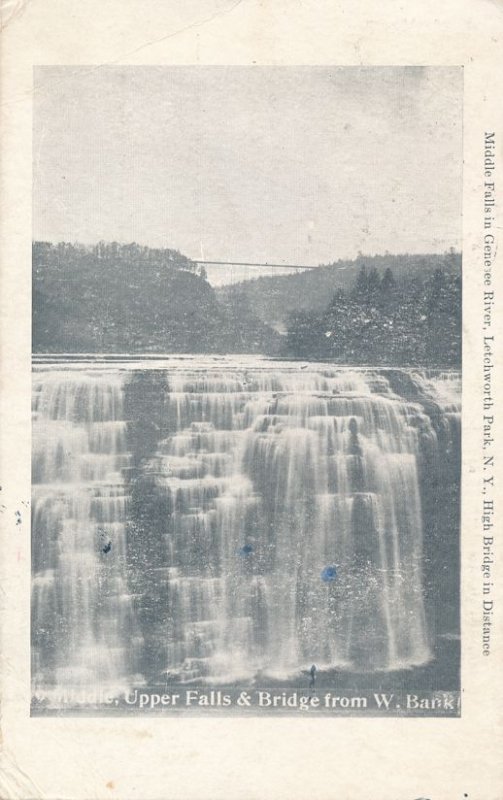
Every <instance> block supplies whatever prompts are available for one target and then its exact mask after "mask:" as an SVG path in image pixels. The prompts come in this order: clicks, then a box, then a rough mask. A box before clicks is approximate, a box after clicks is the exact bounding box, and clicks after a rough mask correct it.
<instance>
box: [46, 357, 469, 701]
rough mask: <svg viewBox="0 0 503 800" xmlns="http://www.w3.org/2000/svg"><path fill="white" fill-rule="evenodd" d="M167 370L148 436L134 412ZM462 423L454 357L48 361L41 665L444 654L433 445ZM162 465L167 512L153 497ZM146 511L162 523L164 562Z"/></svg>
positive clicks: (115, 675) (80, 671) (108, 674)
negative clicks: (389, 368) (430, 584)
mask: <svg viewBox="0 0 503 800" xmlns="http://www.w3.org/2000/svg"><path fill="white" fill-rule="evenodd" d="M142 370H145V371H144V372H142ZM153 370H156V371H157V373H158V374H161V375H162V377H163V380H164V384H163V387H162V388H159V389H158V390H156V393H157V394H159V395H162V397H161V398H160V401H162V402H161V405H160V406H159V408H160V410H158V412H157V417H156V419H155V420H154V419H153V418H152V419H149V420H148V421H149V423H150V426H151V428H152V429H154V430H155V431H157V433H156V434H155V435H151V438H150V439H149V440H148V441H149V448H150V449H149V450H148V452H145V441H146V440H145V439H144V438H143V440H142V438H141V436H140V437H139V436H138V431H136V434H135V432H134V429H135V424H136V423H135V419H134V416H135V408H136V409H140V411H139V412H138V413H139V414H140V412H141V408H142V402H143V401H144V395H145V391H144V388H142V386H143V384H144V383H146V382H148V378H147V377H146V376H147V374H151V373H152V372H153ZM133 374H134V376H135V379H134V381H133V380H132V376H133ZM133 383H134V386H135V387H136V388H134V390H133V389H132V388H131V387H132V386H133ZM128 387H129V388H128ZM403 387H405V389H406V390H404V389H403ZM127 392H129V395H128V397H129V400H128V415H129V416H128V419H126V418H125V417H126V415H125V410H124V397H125V393H127ZM154 394H155V393H154ZM131 397H132V399H131ZM432 407H434V411H435V414H432ZM137 416H138V415H137ZM439 420H440V422H439ZM458 423H459V391H458V388H457V387H456V385H455V382H454V379H453V377H452V375H451V374H450V373H446V375H444V376H441V375H439V374H438V373H437V374H433V373H432V374H427V373H419V372H412V371H410V372H407V371H399V372H397V371H393V373H391V372H389V374H388V373H387V372H386V370H373V369H361V370H354V369H350V368H343V367H334V366H328V365H313V364H310V365H299V364H297V363H295V364H292V363H288V362H273V361H265V360H264V361H261V360H260V359H256V358H247V357H236V358H231V357H228V358H221V359H219V358H204V357H202V358H199V359H195V358H192V359H191V358H184V359H177V358H174V357H173V358H170V359H168V360H165V361H164V362H161V361H159V362H158V363H157V364H155V365H154V366H153V364H152V362H150V363H149V364H148V365H145V364H144V365H138V364H136V365H132V364H127V363H122V364H120V363H118V364H115V365H114V368H113V370H111V369H110V367H109V366H108V365H99V364H93V365H91V364H90V365H85V364H79V366H78V368H73V369H70V370H62V369H61V365H55V366H49V365H47V366H45V367H38V368H37V371H36V373H35V380H34V429H33V433H34V450H33V470H34V477H33V501H34V507H33V576H34V579H33V644H34V652H35V660H34V679H35V682H37V681H38V682H39V683H40V684H43V685H45V686H47V685H51V683H52V684H53V685H54V684H55V685H59V686H61V685H78V684H80V683H82V684H87V685H91V686H96V684H97V683H100V682H101V683H108V684H110V685H122V684H124V683H127V682H128V681H129V682H130V683H131V682H134V680H139V676H138V674H137V673H142V674H143V675H144V677H145V679H147V680H153V679H154V678H155V675H156V673H157V672H162V673H163V674H171V676H172V677H173V679H176V680H179V681H188V680H192V679H204V680H207V681H209V682H212V683H217V682H226V681H232V680H238V679H245V678H251V677H253V676H255V675H257V674H262V675H272V676H278V677H279V676H282V677H286V676H288V675H294V674H296V673H297V674H298V672H299V670H301V669H305V668H306V667H308V666H310V664H312V663H313V662H314V663H316V664H317V666H318V668H321V669H330V668H334V667H337V668H338V669H342V670H350V671H366V672H372V671H375V670H397V669H401V668H407V667H413V666H415V665H420V664H424V663H426V662H428V661H429V660H430V659H431V658H432V641H431V639H432V637H431V631H430V630H429V626H428V622H427V613H426V609H425V602H424V585H423V515H422V501H421V476H420V470H421V459H422V453H423V452H428V453H430V454H431V453H436V457H437V458H438V437H439V433H441V434H442V435H443V436H444V439H445V441H447V440H449V442H450V443H451V444H450V446H451V448H455V447H456V446H457V444H456V442H455V439H454V438H453V437H454V435H455V433H454V432H455V430H456V425H457V424H458ZM442 426H443V427H442ZM140 440H141V441H142V446H141V447H139V445H138V441H140ZM135 448H139V449H140V450H141V453H140V454H138V453H136V455H135V452H134V451H135ZM146 480H148V482H149V483H148V486H149V503H150V505H149V509H152V508H154V507H155V508H160V509H162V513H160V514H157V515H153V514H150V515H149V513H150V512H149V513H148V514H147V513H146V512H144V511H143V512H141V510H140V511H138V508H139V507H141V498H142V496H143V495H142V491H143V490H142V489H141V487H142V485H143V484H142V481H146ZM135 487H136V488H135ZM138 487H140V489H138ZM131 493H133V494H135V496H136V495H138V496H139V497H140V502H139V505H138V503H136V505H134V508H133V507H132V506H131V504H130V503H128V495H131ZM135 502H136V501H135ZM135 515H136V516H135ZM154 516H155V517H156V518H155V520H154ZM137 517H138V518H139V517H141V520H142V523H141V525H142V526H143V527H141V526H140V528H139V527H138V520H137ZM154 527H155V528H156V530H155V531H154ZM138 530H140V533H141V536H140V539H141V537H143V541H144V543H145V544H147V540H148V539H149V538H154V537H156V538H158V540H159V543H160V545H159V549H158V550H157V551H156V553H157V554H156V557H155V564H149V565H148V580H145V579H142V574H141V572H142V569H141V566H139V561H138V558H137V557H136V556H135V555H134V552H133V551H134V547H133V544H132V539H133V537H134V536H136V537H137V538H138V536H139V534H138ZM128 537H129V539H130V540H131V541H129V540H128ZM152 598H154V599H152ZM153 620H154V621H153ZM152 626H154V627H155V631H154V633H152V630H153V627H152Z"/></svg>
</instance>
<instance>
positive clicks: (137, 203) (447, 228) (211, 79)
mask: <svg viewBox="0 0 503 800" xmlns="http://www.w3.org/2000/svg"><path fill="white" fill-rule="evenodd" d="M462 80H463V79H462V69H461V68H456V67H428V68H423V67H417V68H414V67H406V68H403V67H362V68H360V67H257V66H250V67H213V66H212V67H122V66H119V67H101V68H96V67H38V68H37V69H36V71H35V89H36V91H35V99H36V102H35V119H34V224H33V236H34V238H35V239H43V240H48V241H53V242H57V241H61V240H65V241H72V242H76V241H79V242H83V243H94V242H96V241H98V240H100V239H104V240H107V241H112V240H116V241H120V242H131V241H136V242H139V243H140V244H146V245H150V246H153V247H172V248H176V249H178V250H180V251H181V252H182V253H184V254H185V255H187V256H189V257H191V258H200V257H201V255H203V256H204V258H207V259H211V260H222V261H233V260H234V261H259V262H264V261H267V262H269V263H271V262H277V263H290V264H291V263H293V264H297V263H298V264H314V265H316V264H319V263H329V262H332V261H335V260H337V259H339V258H353V257H354V256H356V254H357V253H358V251H362V252H364V253H366V254H374V253H384V252H385V251H389V252H391V253H403V252H407V251H408V252H411V253H419V252H444V251H445V250H447V249H448V248H449V247H455V248H456V249H460V247H461V195H462V191H461V181H462V176H461V169H462ZM255 274H257V273H256V272H254V273H253V275H255ZM251 276H252V275H251V274H250V277H251Z"/></svg>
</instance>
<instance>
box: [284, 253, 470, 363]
mask: <svg viewBox="0 0 503 800" xmlns="http://www.w3.org/2000/svg"><path fill="white" fill-rule="evenodd" d="M284 353H285V355H287V356H290V357H292V356H293V357H295V358H306V359H307V358H309V359H318V360H323V359H328V360H330V361H337V362H341V363H343V362H346V363H358V364H379V363H382V364H397V365H398V364H399V365H407V364H411V365H414V364H416V365H417V364H425V365H431V366H446V367H448V366H459V365H460V363H461V277H460V275H453V274H451V273H449V272H448V271H447V270H443V269H441V268H437V269H436V270H435V271H434V272H433V273H428V274H425V275H424V276H422V275H416V276H414V277H410V278H409V279H407V280H404V281H401V282H399V281H397V280H396V279H395V277H394V274H393V272H392V270H391V269H390V268H388V269H386V270H385V272H384V274H383V275H382V276H381V275H380V273H379V272H378V270H377V269H375V268H372V269H370V270H368V269H367V267H366V266H365V265H363V266H362V267H361V269H360V271H359V273H358V275H357V277H356V280H355V281H354V284H353V286H352V288H351V289H350V290H349V291H347V292H344V291H343V290H341V289H338V290H337V291H336V292H335V293H334V295H333V297H332V299H331V301H330V302H329V303H328V305H327V306H326V308H325V309H324V310H323V311H321V312H311V313H308V312H303V311H296V312H293V313H291V314H290V315H289V317H288V322H287V336H286V342H285V348H284Z"/></svg>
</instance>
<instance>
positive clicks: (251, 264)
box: [30, 64, 463, 718]
mask: <svg viewBox="0 0 503 800" xmlns="http://www.w3.org/2000/svg"><path fill="white" fill-rule="evenodd" d="M462 137H463V68H462V67H459V66H431V67H430V66H361V67H360V66H347V67H345V66H263V65H253V64H252V65H247V66H196V65H189V66H118V65H117V66H113V65H109V66H88V67H86V66H70V65H69V66H39V67H36V68H35V70H34V95H33V228H32V239H33V243H32V287H33V289H32V356H33V362H32V390H33V391H32V404H33V405H32V409H33V410H32V486H31V491H32V494H31V634H30V641H31V715H32V716H64V715H67V716H86V715H87V716H104V717H105V716H128V717H130V716H136V715H138V716H139V715H147V714H148V715H164V716H171V717H173V718H178V717H182V718H183V717H188V716H191V715H193V716H194V715H197V716H200V717H212V718H213V717H219V716H224V717H225V716H235V717H239V716H242V717H244V716H262V717H270V716H271V715H277V716H282V717H295V718H298V717H304V718H305V717H306V716H309V715H315V716H317V717H333V716H351V717H355V718H365V717H382V716H395V717H398V716H401V717H408V716H412V717H418V716H419V717H458V716H460V715H462V708H461V702H460V696H461V688H462V683H461V678H462V676H461V669H460V658H461V636H460V505H461V369H462V346H461V345H462V197H463V186H462V184H463V174H462V173H463V152H462Z"/></svg>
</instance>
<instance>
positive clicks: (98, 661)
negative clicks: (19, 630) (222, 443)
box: [32, 371, 140, 691]
mask: <svg viewBox="0 0 503 800" xmlns="http://www.w3.org/2000/svg"><path fill="white" fill-rule="evenodd" d="M122 394H123V389H122V376H121V374H120V373H118V372H115V373H108V372H102V373H95V374H92V373H87V374H86V373H79V374H78V375H76V374H73V373H71V372H59V371H47V372H41V373H38V374H35V378H34V382H33V455H32V520H33V522H32V532H33V535H32V573H33V598H32V641H33V651H34V664H33V678H34V684H35V685H37V684H38V683H39V682H40V683H41V684H42V685H45V686H47V685H56V686H63V687H71V688H74V687H90V686H91V687H93V686H96V685H101V686H103V687H109V688H110V689H112V690H114V691H116V690H117V688H118V687H120V686H127V681H128V680H129V678H130V675H131V642H132V643H133V646H138V645H139V644H140V642H139V641H136V642H135V635H136V636H137V634H136V625H135V620H134V615H133V608H132V603H131V598H130V596H129V594H128V586H127V583H128V575H127V554H126V535H125V529H126V519H127V495H126V492H125V485H124V479H123V471H124V470H126V469H127V467H128V463H129V459H130V455H129V454H128V453H127V451H126V425H127V423H126V421H125V420H124V417H123V413H122Z"/></svg>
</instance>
